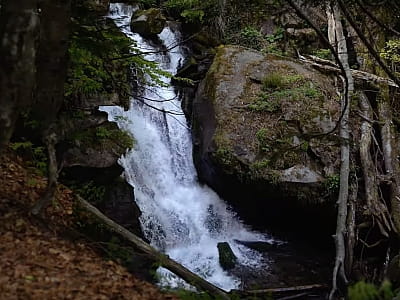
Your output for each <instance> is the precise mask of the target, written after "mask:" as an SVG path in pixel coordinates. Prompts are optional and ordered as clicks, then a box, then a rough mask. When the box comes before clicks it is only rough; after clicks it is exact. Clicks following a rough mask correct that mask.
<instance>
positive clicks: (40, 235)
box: [0, 151, 177, 300]
mask: <svg viewBox="0 0 400 300" xmlns="http://www.w3.org/2000/svg"><path fill="white" fill-rule="evenodd" d="M45 187H46V179H45V178H44V177H42V176H39V175H37V173H35V172H34V171H33V170H31V169H29V168H28V167H26V166H25V165H24V162H23V161H22V160H21V159H20V158H18V157H17V156H15V155H14V154H13V153H12V152H10V151H9V152H7V153H6V154H3V155H2V156H0V299H10V300H12V299H152V300H156V299H170V300H173V299H177V298H176V296H174V295H170V294H166V293H163V292H161V291H160V290H159V289H158V288H157V287H155V286H154V285H152V284H150V283H147V282H143V281H141V280H138V279H136V278H135V277H134V276H133V275H132V274H130V273H129V272H128V271H127V270H126V269H124V268H123V267H122V266H120V265H118V264H117V263H115V262H113V261H110V260H105V259H104V258H102V257H101V255H100V254H99V253H97V252H96V251H95V250H94V249H92V248H91V247H90V245H89V244H88V242H86V241H85V240H82V239H80V240H71V239H68V238H67V237H65V235H64V234H63V232H66V231H67V230H68V228H72V222H73V217H72V215H73V193H72V192H71V191H70V190H68V189H67V188H66V187H63V186H61V185H60V186H59V187H58V189H57V194H56V197H55V201H54V203H53V205H50V207H49V208H48V209H47V210H46V212H45V214H44V217H43V219H38V218H35V217H33V216H31V215H30V213H29V210H30V208H31V207H32V205H33V203H35V201H37V200H38V199H39V198H40V196H41V195H42V194H43V192H44V190H45Z"/></svg>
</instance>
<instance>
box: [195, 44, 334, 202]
mask: <svg viewBox="0 0 400 300" xmlns="http://www.w3.org/2000/svg"><path fill="white" fill-rule="evenodd" d="M337 100H338V99H337V96H336V92H335V88H334V86H333V84H332V80H331V78H329V77H327V76H326V75H323V74H321V73H319V72H317V71H315V70H312V69H311V68H309V67H307V66H306V65H304V64H302V63H300V62H297V61H295V60H293V59H290V58H282V57H277V56H273V55H267V56H265V55H263V54H262V53H260V52H258V51H254V50H249V49H246V48H242V47H237V46H221V47H219V48H218V50H217V54H216V56H215V59H214V62H213V64H212V66H211V68H210V69H209V71H208V73H207V75H206V77H205V78H204V80H203V81H202V82H201V84H200V85H199V88H198V91H197V95H196V98H195V100H194V102H193V114H192V115H193V120H192V123H193V131H194V141H195V146H194V159H195V164H196V167H197V169H198V171H199V177H200V179H201V180H203V181H205V182H206V183H207V184H209V185H211V186H212V187H214V188H215V189H216V190H217V191H218V192H219V193H220V194H222V195H223V196H227V197H228V198H229V197H230V196H232V195H233V194H235V192H234V191H238V190H242V191H247V195H248V196H250V195H251V196H254V197H255V198H257V199H259V201H261V200H260V199H264V200H262V201H270V202H273V201H275V202H276V201H291V202H292V204H293V207H296V206H308V205H318V204H320V203H323V202H324V201H326V200H327V199H326V198H327V197H326V193H324V182H325V180H326V178H328V177H329V176H332V175H333V174H335V172H337V167H338V164H339V161H338V157H339V156H338V153H339V148H338V145H339V144H338V140H337V138H336V137H335V135H334V134H333V135H320V134H321V133H324V132H327V131H329V130H331V129H333V128H334V127H335V120H336V119H337V118H338V111H339V104H338V101H337ZM232 183H234V186H237V188H235V187H233V188H231V187H228V184H229V185H232ZM239 186H240V187H239ZM243 194H245V195H246V192H242V193H241V195H243ZM289 199H290V200H289ZM236 201H238V200H236ZM234 202H235V200H234Z"/></svg>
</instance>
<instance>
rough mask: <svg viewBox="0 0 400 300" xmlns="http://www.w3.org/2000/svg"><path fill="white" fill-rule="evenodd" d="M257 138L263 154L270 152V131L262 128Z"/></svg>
mask: <svg viewBox="0 0 400 300" xmlns="http://www.w3.org/2000/svg"><path fill="white" fill-rule="evenodd" d="M256 138H257V141H258V148H259V150H260V151H261V152H268V151H270V147H269V142H270V135H269V131H268V130H267V129H265V128H262V129H260V130H259V131H257V133H256Z"/></svg>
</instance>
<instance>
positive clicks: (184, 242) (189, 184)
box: [101, 3, 268, 290]
mask: <svg viewBox="0 0 400 300" xmlns="http://www.w3.org/2000/svg"><path fill="white" fill-rule="evenodd" d="M133 11H134V8H132V6H128V5H125V4H119V3H112V4H111V8H110V14H109V17H110V18H112V19H114V21H115V22H116V24H117V25H118V26H119V27H120V28H121V30H122V31H123V32H124V33H125V34H127V35H128V36H129V37H130V38H132V39H133V40H134V41H135V42H136V46H137V47H138V48H140V49H144V50H143V51H154V50H157V49H155V48H154V47H153V46H151V44H150V43H149V42H148V41H146V40H144V39H143V38H141V37H140V36H139V35H138V34H135V33H132V32H131V30H130V27H129V22H130V18H131V15H132V13H133ZM159 39H160V40H161V42H162V43H163V44H164V46H166V47H167V48H170V46H171V45H176V44H177V43H178V42H179V32H174V31H173V30H172V29H171V28H169V27H166V28H165V29H164V30H163V31H162V32H161V34H160V35H159ZM182 52H183V51H182V49H181V47H179V46H178V47H175V48H173V49H172V50H170V51H167V52H162V53H155V54H148V55H146V59H148V60H150V61H156V62H158V63H159V67H160V68H161V69H163V70H165V71H168V72H170V73H172V74H175V73H176V71H177V68H178V67H179V64H180V63H181V62H182V61H183V60H184V56H183V53H182ZM162 80H163V81H164V82H165V83H169V81H170V79H168V78H162ZM142 96H143V98H147V99H152V100H156V101H151V100H146V102H147V103H148V104H150V105H152V106H154V107H157V108H158V109H160V110H165V111H171V112H173V113H175V114H170V113H163V112H161V111H158V110H156V109H154V108H150V107H148V106H146V105H143V104H142V103H141V102H140V101H137V99H132V101H131V106H130V109H129V110H128V111H123V109H121V108H119V107H102V108H101V109H102V110H104V111H107V112H108V113H109V118H110V120H117V122H118V125H119V126H120V127H121V128H122V129H124V130H127V131H128V132H130V133H131V134H132V135H133V136H134V138H135V142H136V143H135V146H134V149H133V150H132V151H130V152H129V153H127V154H126V155H125V156H123V157H121V159H120V164H121V165H122V166H123V168H124V170H125V173H124V174H125V177H126V178H127V180H128V181H129V183H130V184H132V185H133V186H134V187H135V200H136V202H137V204H138V205H139V207H140V209H141V211H142V215H141V217H140V221H141V225H142V230H143V232H144V234H145V236H146V238H148V239H149V240H150V242H151V244H152V245H153V246H154V247H156V248H158V249H160V250H162V251H163V252H165V253H167V254H168V255H169V256H170V257H171V258H173V259H175V260H177V261H178V262H180V263H181V264H183V265H185V266H186V267H187V268H189V269H190V270H192V271H194V272H195V273H197V274H199V275H200V276H203V277H204V278H206V279H207V280H208V281H210V282H212V283H214V284H215V285H217V286H219V287H221V288H223V289H225V290H230V289H232V288H238V285H239V284H240V280H239V279H238V278H235V277H233V276H230V275H228V274H227V273H226V272H225V271H223V269H222V268H221V266H220V265H219V260H218V249H217V243H218V242H228V243H229V244H230V246H231V247H232V250H233V252H234V253H235V255H236V256H237V258H238V263H240V264H243V265H246V266H254V267H257V266H258V267H261V264H262V261H261V256H260V255H259V254H257V253H256V252H254V251H252V250H250V249H249V248H247V247H245V246H243V245H240V244H238V243H236V242H235V240H246V241H250V240H266V239H268V238H267V237H265V236H264V235H261V234H258V233H254V232H251V231H250V230H248V229H247V228H246V227H245V226H244V225H243V224H242V223H241V222H240V221H239V219H238V218H237V217H236V216H235V213H233V212H232V211H231V209H230V208H229V207H227V205H226V204H225V203H224V202H223V201H222V200H221V199H220V198H219V197H218V195H217V194H216V193H215V192H214V191H212V190H211V189H210V188H209V187H207V186H204V185H201V184H199V182H198V180H197V174H196V170H195V167H194V165H193V160H192V140H191V135H190V131H189V129H188V128H187V127H186V120H185V117H184V115H183V113H182V110H181V103H180V100H179V99H178V98H177V95H176V93H175V92H174V89H173V88H172V87H168V88H166V87H160V86H155V87H150V86H147V87H146V89H145V91H144V92H143V94H142ZM143 98H141V99H143ZM171 99H172V100H171ZM164 100H169V101H164ZM159 273H160V275H161V276H160V277H161V284H163V285H170V286H177V285H178V284H179V283H180V281H179V280H178V279H177V278H176V277H175V276H174V275H172V274H171V273H169V272H168V271H166V270H160V271H159Z"/></svg>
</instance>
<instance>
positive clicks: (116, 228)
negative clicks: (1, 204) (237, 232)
mask: <svg viewBox="0 0 400 300" xmlns="http://www.w3.org/2000/svg"><path fill="white" fill-rule="evenodd" d="M76 199H77V202H78V204H79V206H80V207H81V208H84V209H85V210H87V211H89V212H90V213H92V214H93V215H95V216H96V217H97V218H98V219H99V220H100V221H101V222H102V224H104V225H106V226H107V227H108V228H109V229H110V230H112V231H113V232H115V233H117V234H119V235H120V236H121V237H123V238H124V239H126V240H128V241H129V242H131V243H132V244H133V245H134V246H135V247H136V248H137V249H139V250H140V251H142V252H144V253H145V254H146V255H147V256H148V257H150V258H151V259H153V260H155V261H157V262H158V263H159V264H160V266H162V267H164V268H166V269H168V270H170V271H171V272H173V273H174V274H176V275H178V276H179V277H180V278H182V279H184V280H185V281H186V282H187V283H189V284H191V285H193V286H195V287H197V288H199V289H200V290H203V291H205V292H207V293H209V294H211V295H212V296H215V297H217V298H218V299H230V298H229V296H228V294H227V293H226V292H224V291H223V290H221V289H220V288H218V287H216V286H215V285H213V284H211V283H210V282H208V281H207V280H204V279H203V278H201V277H199V276H197V275H196V274H194V273H193V272H191V271H190V270H189V269H187V268H186V267H184V266H182V265H181V264H179V263H177V262H176V261H174V260H172V259H171V258H169V256H168V255H165V254H163V253H161V252H159V251H157V250H156V249H155V248H153V247H152V246H150V245H149V244H147V243H146V242H144V241H143V240H142V239H141V238H139V237H137V236H136V235H134V234H133V233H132V232H130V231H129V230H126V229H125V228H124V227H122V226H121V225H119V224H117V223H115V222H114V221H112V220H111V219H109V218H108V217H106V216H105V215H104V214H102V213H101V212H100V211H99V210H98V209H97V208H96V207H94V206H93V205H91V204H90V203H89V202H87V201H86V200H85V199H83V198H82V197H80V196H77V197H76Z"/></svg>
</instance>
